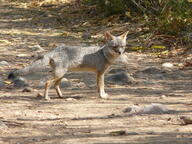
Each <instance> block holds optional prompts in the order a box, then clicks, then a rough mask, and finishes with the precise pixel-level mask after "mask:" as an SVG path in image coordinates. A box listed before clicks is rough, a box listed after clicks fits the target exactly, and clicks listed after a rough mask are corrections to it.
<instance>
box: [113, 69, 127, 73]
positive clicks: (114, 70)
mask: <svg viewBox="0 0 192 144" xmlns="http://www.w3.org/2000/svg"><path fill="white" fill-rule="evenodd" d="M118 72H126V70H125V69H121V68H117V69H111V70H110V71H109V73H118Z"/></svg>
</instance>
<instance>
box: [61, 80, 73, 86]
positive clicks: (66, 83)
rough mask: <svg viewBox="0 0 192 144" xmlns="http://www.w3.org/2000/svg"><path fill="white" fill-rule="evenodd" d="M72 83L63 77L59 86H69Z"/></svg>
mask: <svg viewBox="0 0 192 144" xmlns="http://www.w3.org/2000/svg"><path fill="white" fill-rule="evenodd" d="M71 86H72V84H71V82H70V81H68V80H66V79H65V78H64V79H62V80H61V84H60V87H61V88H66V87H71Z"/></svg>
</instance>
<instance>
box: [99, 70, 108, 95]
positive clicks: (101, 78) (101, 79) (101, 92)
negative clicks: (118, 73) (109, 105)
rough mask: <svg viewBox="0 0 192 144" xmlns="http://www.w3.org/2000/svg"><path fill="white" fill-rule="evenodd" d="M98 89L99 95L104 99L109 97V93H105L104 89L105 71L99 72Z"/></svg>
mask: <svg viewBox="0 0 192 144" xmlns="http://www.w3.org/2000/svg"><path fill="white" fill-rule="evenodd" d="M97 90H98V92H99V96H100V97H101V98H103V99H107V98H108V94H107V93H105V90H104V73H99V72H98V73H97Z"/></svg>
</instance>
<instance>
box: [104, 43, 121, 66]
mask: <svg viewBox="0 0 192 144" xmlns="http://www.w3.org/2000/svg"><path fill="white" fill-rule="evenodd" d="M102 51H103V55H104V57H105V58H106V59H107V61H108V62H109V64H112V63H113V62H114V61H115V60H116V59H117V57H118V56H117V55H114V54H113V53H111V52H110V50H109V49H108V47H107V46H104V47H103V49H102Z"/></svg>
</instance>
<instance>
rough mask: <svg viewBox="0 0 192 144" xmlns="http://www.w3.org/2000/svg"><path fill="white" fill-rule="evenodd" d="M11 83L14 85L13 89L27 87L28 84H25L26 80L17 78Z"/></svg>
mask: <svg viewBox="0 0 192 144" xmlns="http://www.w3.org/2000/svg"><path fill="white" fill-rule="evenodd" d="M13 83H14V87H17V88H22V87H26V86H29V84H28V83H27V80H26V79H25V78H23V77H18V78H16V79H14V80H13Z"/></svg>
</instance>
